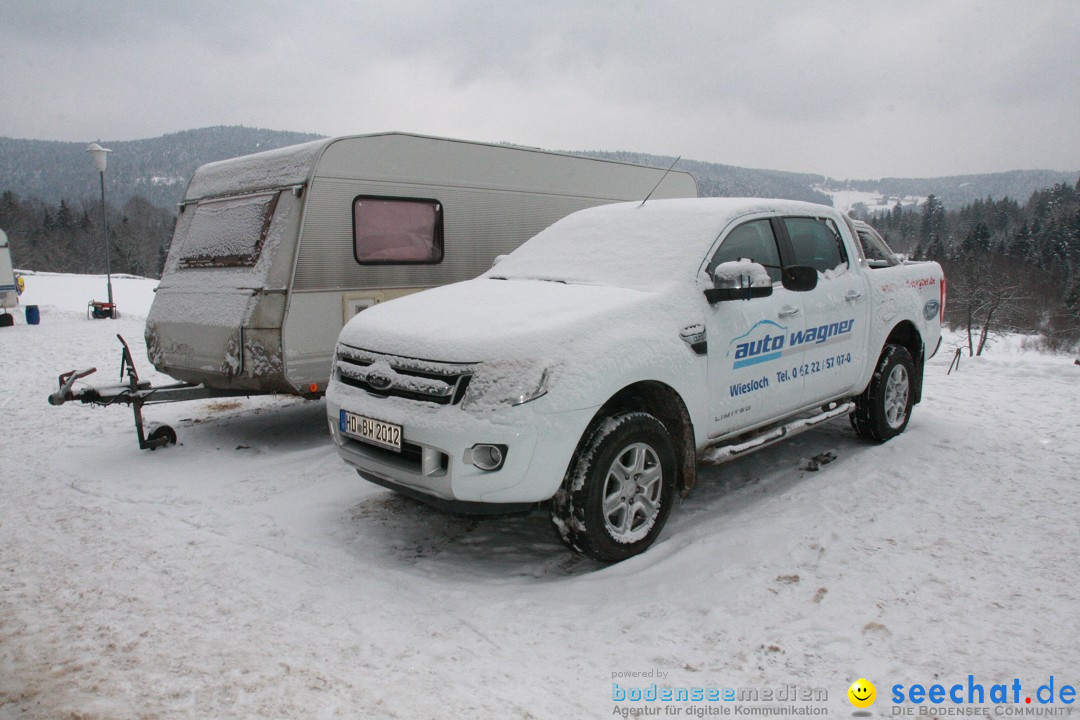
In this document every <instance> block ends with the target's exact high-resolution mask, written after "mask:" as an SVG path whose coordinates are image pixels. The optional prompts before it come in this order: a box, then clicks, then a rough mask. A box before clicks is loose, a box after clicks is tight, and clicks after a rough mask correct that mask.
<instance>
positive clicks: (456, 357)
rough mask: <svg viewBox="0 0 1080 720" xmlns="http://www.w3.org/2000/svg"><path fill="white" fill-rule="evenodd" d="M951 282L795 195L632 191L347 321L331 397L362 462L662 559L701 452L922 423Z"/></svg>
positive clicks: (886, 433) (461, 508) (380, 473)
mask: <svg viewBox="0 0 1080 720" xmlns="http://www.w3.org/2000/svg"><path fill="white" fill-rule="evenodd" d="M944 302H945V280H944V277H943V275H942V271H941V268H940V267H939V266H938V265H937V264H936V263H933V262H918V263H916V262H906V261H903V260H902V259H901V258H899V257H898V256H895V255H893V253H892V252H891V251H890V250H889V249H888V247H887V246H886V245H885V243H884V242H883V241H882V240H881V239H880V237H878V236H877V235H876V233H874V231H873V230H872V229H871V228H870V227H869V226H866V225H862V226H861V227H860V226H857V225H856V224H855V223H854V222H852V221H851V220H850V219H848V218H847V217H846V216H844V215H843V214H841V213H839V212H837V211H836V210H834V209H832V208H829V207H825V206H821V205H813V204H809V203H802V202H793V201H785V200H762V199H731V198H703V199H687V200H657V201H650V202H648V203H645V204H642V203H622V204H616V205H607V206H602V207H597V208H592V209H588V210H583V211H580V212H577V213H574V214H573V215H570V216H568V217H566V218H565V219H563V220H561V221H559V222H557V223H555V224H554V225H552V226H551V227H549V228H547V229H546V230H544V231H543V232H541V233H540V234H539V235H537V236H536V237H534V238H533V239H531V240H529V241H528V242H526V243H525V244H524V245H522V246H521V247H519V248H518V249H517V250H515V251H514V252H513V253H511V254H510V255H507V256H505V257H503V258H501V260H500V261H498V262H497V263H496V265H495V266H494V267H493V268H492V269H491V270H489V271H487V272H486V273H484V274H483V275H481V276H480V277H478V278H476V279H474V280H469V281H466V282H460V283H456V284H453V285H446V286H443V287H440V288H436V289H433V290H428V291H425V292H422V293H418V294H415V295H410V296H407V297H404V298H400V299H397V300H393V301H391V302H387V303H384V304H380V305H378V306H375V307H373V308H371V309H368V310H365V311H364V312H362V313H360V314H359V315H357V316H356V317H355V318H353V319H352V321H350V322H349V323H348V325H346V326H345V328H344V329H343V330H342V331H341V335H340V337H339V339H338V345H337V349H336V354H335V360H334V369H333V376H332V378H331V382H330V385H329V388H328V390H327V393H326V398H327V412H328V415H329V424H330V429H331V433H332V434H333V437H334V441H335V443H336V445H337V448H338V451H339V452H340V454H341V456H342V458H344V460H345V461H346V462H347V463H349V464H350V465H352V466H354V467H355V468H356V469H357V471H358V472H359V473H360V476H361V477H363V478H364V479H366V480H369V481H371V482H374V483H377V484H379V485H382V486H385V487H388V488H392V489H394V490H397V491H399V492H401V493H404V494H406V495H409V496H412V497H414V498H418V499H421V500H424V501H426V502H429V503H432V504H434V505H436V506H440V507H443V508H444V509H448V510H451V511H457V512H503V511H515V510H521V509H525V508H528V507H532V506H535V505H536V504H537V503H541V502H545V501H550V510H551V519H552V522H553V523H554V525H555V528H556V530H557V532H558V534H559V536H560V537H561V538H562V539H563V540H564V541H565V542H566V543H567V544H568V545H569V546H571V547H572V548H574V549H575V550H577V551H578V552H581V553H583V554H585V555H588V556H590V557H593V558H597V559H599V560H603V561H609V562H611V561H618V560H622V559H624V558H627V557H630V556H632V555H635V554H637V553H640V552H642V551H644V550H645V549H646V548H647V547H649V545H650V544H651V543H652V542H653V541H654V540H655V539H656V537H657V536H658V535H659V533H660V531H661V528H662V526H663V525H664V522H665V520H666V519H667V516H668V513H669V512H670V510H671V506H672V504H673V501H674V498H675V496H676V495H685V494H686V493H687V492H689V491H690V489H691V488H692V487H693V486H694V484H695V482H696V479H697V468H698V466H699V464H701V463H710V462H711V463H718V462H723V461H725V460H728V459H731V458H734V457H738V456H740V455H742V454H743V453H746V452H749V451H751V450H755V449H758V448H761V447H765V446H767V445H769V444H771V443H772V442H775V441H777V440H779V439H782V438H784V437H790V436H791V435H792V434H794V433H796V432H798V431H800V430H804V429H807V428H809V427H812V426H813V425H815V424H816V423H819V422H822V421H824V420H827V419H829V418H832V417H836V416H839V415H844V414H849V415H850V417H851V424H852V426H853V427H854V429H855V431H856V432H857V433H858V434H859V435H861V436H862V437H865V438H868V439H870V440H873V441H878V442H882V441H885V440H888V439H889V438H891V437H893V436H895V435H897V434H899V433H901V432H903V431H904V428H905V427H906V426H907V423H908V419H909V418H910V414H911V409H912V405H913V404H914V403H917V402H918V401H919V396H920V393H921V389H922V377H923V367H924V363H925V360H926V357H927V355H928V354H930V355H932V354H933V353H934V352H935V351H936V350H937V346H938V345H939V344H940V337H941V317H942V311H943V307H944Z"/></svg>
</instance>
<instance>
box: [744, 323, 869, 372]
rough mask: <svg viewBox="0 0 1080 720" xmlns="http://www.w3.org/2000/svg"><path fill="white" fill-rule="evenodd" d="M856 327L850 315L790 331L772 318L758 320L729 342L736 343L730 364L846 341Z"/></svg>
mask: <svg viewBox="0 0 1080 720" xmlns="http://www.w3.org/2000/svg"><path fill="white" fill-rule="evenodd" d="M853 327H855V318H848V319H847V320H841V321H839V322H834V323H827V324H825V325H817V326H814V327H809V328H806V329H803V330H796V331H794V332H788V328H787V326H785V325H780V324H779V323H776V322H773V321H772V320H759V321H757V322H756V323H754V326H753V327H752V328H750V329H749V330H748V331H747V332H745V333H744V334H742V335H740V336H739V337H737V338H733V339H732V341H731V343H730V345H733V346H734V352H735V358H734V362H733V363H732V366H731V367H732V368H733V369H738V368H742V367H747V366H748V365H757V364H759V363H763V362H768V361H770V360H777V359H779V358H781V357H784V356H785V355H791V354H794V353H797V352H801V351H802V350H803V346H805V345H810V344H813V345H815V346H817V345H831V344H832V343H835V342H843V341H844V340H847V339H848V338H849V336H850V335H851V330H852V328H853ZM731 352H732V351H731V349H730V347H729V350H728V357H730V356H731Z"/></svg>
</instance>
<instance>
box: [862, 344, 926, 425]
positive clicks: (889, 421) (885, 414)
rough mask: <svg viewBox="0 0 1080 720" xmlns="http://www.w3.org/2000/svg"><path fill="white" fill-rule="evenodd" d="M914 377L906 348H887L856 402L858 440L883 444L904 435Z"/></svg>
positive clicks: (911, 400)
mask: <svg viewBox="0 0 1080 720" xmlns="http://www.w3.org/2000/svg"><path fill="white" fill-rule="evenodd" d="M914 377H915V363H913V362H912V360H911V353H909V352H908V351H907V348H905V347H903V346H901V345H886V346H885V348H884V349H883V350H882V351H881V357H880V358H878V363H877V369H875V370H874V376H873V377H872V378H871V379H870V384H869V385H867V386H866V390H863V392H862V394H861V395H859V396H858V397H857V398H855V412H853V413H852V414H851V427H853V428H855V432H856V433H858V435H859V437H862V438H866V439H867V440H873V441H874V442H879V443H881V442H885V441H886V440H889V439H891V438H894V437H896V436H897V435H899V434H900V433H902V432H904V430H905V429H906V428H907V424H908V420H910V419H911V407H912V405H913V404H914V400H915V393H914V391H913V387H912V384H913V383H914Z"/></svg>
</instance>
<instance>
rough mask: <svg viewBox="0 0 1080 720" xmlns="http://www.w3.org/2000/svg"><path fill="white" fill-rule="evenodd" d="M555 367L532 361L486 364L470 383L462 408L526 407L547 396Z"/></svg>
mask: <svg viewBox="0 0 1080 720" xmlns="http://www.w3.org/2000/svg"><path fill="white" fill-rule="evenodd" d="M550 382H551V368H548V367H546V366H544V365H541V364H539V363H535V362H531V361H528V360H497V361H494V362H485V363H483V364H482V365H481V366H480V368H479V369H478V370H477V371H476V374H475V375H473V377H472V380H470V381H469V389H468V390H466V391H465V398H464V399H463V400H462V401H461V407H463V408H464V409H466V410H496V409H498V408H499V407H503V406H506V405H524V404H525V403H527V402H531V401H533V400H535V399H537V398H538V397H543V396H544V395H546V394H547V391H548V386H549V384H550Z"/></svg>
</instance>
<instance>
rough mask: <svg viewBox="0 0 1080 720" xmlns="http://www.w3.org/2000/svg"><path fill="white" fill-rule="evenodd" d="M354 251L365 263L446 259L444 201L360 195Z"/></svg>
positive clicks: (355, 213) (355, 212)
mask: <svg viewBox="0 0 1080 720" xmlns="http://www.w3.org/2000/svg"><path fill="white" fill-rule="evenodd" d="M353 252H354V254H355V255H356V261H357V262H359V263H360V264H362V265H378V264H383V265H385V264H411V263H413V264H415V263H439V262H442V259H443V220H442V203H440V202H439V201H438V200H424V199H416V198H387V197H371V196H367V195H361V196H360V197H357V198H356V199H355V200H353Z"/></svg>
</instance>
